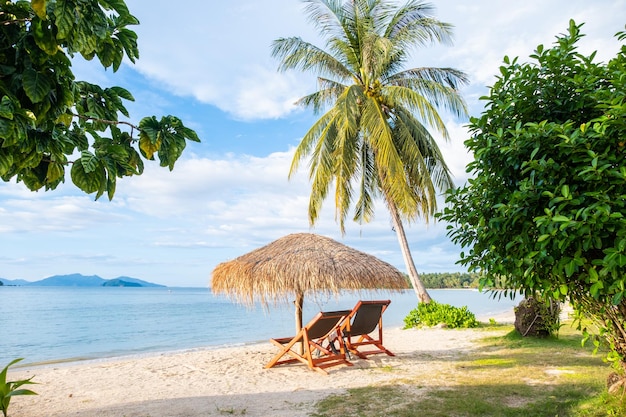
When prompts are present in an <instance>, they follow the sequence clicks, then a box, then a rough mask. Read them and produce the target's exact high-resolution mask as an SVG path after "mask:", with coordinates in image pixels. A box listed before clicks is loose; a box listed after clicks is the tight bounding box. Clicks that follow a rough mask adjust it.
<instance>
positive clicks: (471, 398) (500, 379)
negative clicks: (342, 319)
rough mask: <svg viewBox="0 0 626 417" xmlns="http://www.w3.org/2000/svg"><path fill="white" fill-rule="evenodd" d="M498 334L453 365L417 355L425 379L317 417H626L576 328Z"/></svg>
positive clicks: (364, 395)
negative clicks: (550, 332) (537, 333)
mask: <svg viewBox="0 0 626 417" xmlns="http://www.w3.org/2000/svg"><path fill="white" fill-rule="evenodd" d="M493 330H494V329H493V328H491V329H484V331H489V332H490V333H491V334H490V335H486V336H485V337H484V338H483V339H482V340H480V341H479V342H478V345H477V346H476V347H475V348H473V349H471V350H467V351H464V352H461V353H460V354H459V356H456V355H455V357H454V358H453V359H451V358H450V357H448V356H447V355H432V354H430V353H429V354H424V353H422V354H420V353H416V354H415V357H414V358H413V360H415V361H418V362H419V361H424V362H428V365H427V366H428V369H429V372H428V374H423V373H416V375H415V376H414V378H412V379H410V378H406V377H405V378H402V379H399V380H397V381H390V382H389V383H387V384H386V385H384V386H382V387H380V386H369V387H361V388H355V389H348V390H347V392H346V393H341V394H336V395H331V396H329V397H327V398H325V399H323V400H321V401H320V402H318V403H317V405H316V412H315V413H314V414H313V416H315V417H339V416H345V415H358V416H360V417H374V416H380V415H381V410H384V411H385V412H384V415H385V416H396V417H413V416H440V417H448V416H465V417H474V416H475V417H545V416H558V417H601V416H602V417H604V416H621V415H625V413H626V399H625V397H619V396H609V395H607V391H606V389H605V388H604V385H605V380H606V372H605V366H604V362H603V360H602V357H601V356H600V355H596V354H594V353H593V348H592V347H591V346H586V347H581V340H582V338H583V336H582V335H581V334H580V332H579V331H578V330H577V329H576V326H573V325H572V322H571V321H570V322H568V323H567V326H565V327H563V329H562V331H561V334H560V335H559V337H558V338H557V337H554V336H548V337H545V338H528V337H522V336H521V335H520V334H519V333H518V332H517V331H515V330H514V329H513V328H512V326H510V325H509V326H507V327H500V328H499V332H500V333H499V334H498V335H493V333H492V332H493ZM450 331H453V332H463V331H464V330H450ZM472 331H482V330H480V328H479V330H472ZM433 349H434V350H436V349H437V347H436V346H433ZM420 355H423V356H420ZM379 392H380V393H381V394H380V396H379Z"/></svg>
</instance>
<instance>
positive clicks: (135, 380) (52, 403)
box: [9, 312, 513, 417]
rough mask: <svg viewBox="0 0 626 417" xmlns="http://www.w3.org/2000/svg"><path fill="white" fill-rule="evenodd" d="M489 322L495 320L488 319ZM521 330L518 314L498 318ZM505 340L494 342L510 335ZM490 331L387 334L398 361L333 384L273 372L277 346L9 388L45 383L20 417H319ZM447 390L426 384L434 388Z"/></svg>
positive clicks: (352, 371) (379, 358) (27, 372)
mask: <svg viewBox="0 0 626 417" xmlns="http://www.w3.org/2000/svg"><path fill="white" fill-rule="evenodd" d="M483 321H488V318H483ZM496 321H497V322H498V323H504V322H512V321H513V313H512V312H511V314H510V315H503V316H500V317H496ZM504 332H505V330H496V331H494V332H493V334H503V333H504ZM488 335H489V332H485V331H484V330H480V331H477V330H472V329H462V330H448V329H437V328H432V329H408V330H402V329H400V328H392V329H387V328H386V329H385V332H384V336H385V346H386V347H387V348H388V349H390V350H391V351H393V352H394V353H395V354H396V356H393V357H392V356H387V355H375V356H372V357H371V358H370V359H369V360H362V359H358V358H353V359H352V362H353V364H354V366H351V367H348V366H344V365H342V366H338V367H333V368H330V369H329V375H322V374H320V373H317V372H314V371H311V370H309V369H308V368H307V367H306V366H305V365H303V364H296V365H281V366H277V367H274V368H271V369H264V365H265V364H266V363H267V362H268V361H269V360H270V359H271V358H272V356H273V355H274V354H275V353H276V352H277V350H276V348H275V347H274V346H273V345H271V344H270V343H269V342H267V343H258V344H252V345H245V346H239V347H231V348H220V349H200V350H193V351H185V352H172V353H162V354H156V355H147V356H142V357H133V358H128V357H126V358H113V359H106V360H105V359H103V360H98V361H88V362H75V363H63V364H54V365H47V366H43V367H36V368H16V369H14V370H12V371H10V372H9V379H10V380H14V379H21V378H27V377H30V376H33V375H34V376H35V378H34V381H36V382H37V383H38V385H32V386H30V388H32V389H33V390H34V391H36V392H37V393H38V394H39V395H37V396H20V397H14V399H13V400H12V402H11V406H10V408H9V410H10V413H9V415H10V416H11V417H44V416H45V417H61V416H63V417H68V416H74V417H96V416H98V417H100V416H101V417H113V416H115V417H161V416H167V417H183V416H184V417H196V416H197V417H200V416H203V417H206V416H224V415H246V416H263V417H265V416H267V417H275V416H285V417H287V416H289V417H294V416H309V415H310V414H311V413H312V412H313V411H314V403H315V402H316V401H318V400H320V399H322V398H324V397H326V396H328V395H331V394H336V393H341V392H343V391H344V390H346V389H348V388H356V387H364V386H370V385H384V384H388V383H393V382H398V381H402V379H403V378H411V379H414V378H416V377H419V376H420V375H424V376H426V375H429V372H431V371H436V370H444V369H446V368H450V367H453V366H454V359H455V357H457V356H459V355H461V354H465V353H467V352H468V351H471V350H472V349H474V348H475V347H476V341H477V339H480V338H483V337H486V336H488ZM446 383H447V382H446V381H443V380H442V381H440V380H436V379H433V378H429V377H425V378H424V381H423V385H424V386H443V385H445V384H446Z"/></svg>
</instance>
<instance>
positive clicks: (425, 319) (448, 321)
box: [404, 301, 478, 329]
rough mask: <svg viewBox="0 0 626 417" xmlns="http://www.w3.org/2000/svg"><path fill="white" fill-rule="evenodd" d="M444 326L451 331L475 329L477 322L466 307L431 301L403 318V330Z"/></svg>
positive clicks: (419, 305)
mask: <svg viewBox="0 0 626 417" xmlns="http://www.w3.org/2000/svg"><path fill="white" fill-rule="evenodd" d="M439 324H444V325H445V326H446V327H449V328H451V329H455V328H469V327H477V326H478V321H477V320H476V316H475V315H474V313H472V312H471V311H469V310H468V309H467V306H463V307H454V306H452V305H450V304H440V303H437V302H436V301H431V302H430V303H428V304H425V303H420V304H418V306H417V308H415V309H413V310H411V311H410V312H409V314H408V315H407V316H406V317H405V318H404V328H405V329H409V328H411V327H422V326H428V327H430V326H437V325H439Z"/></svg>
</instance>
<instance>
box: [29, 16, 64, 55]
mask: <svg viewBox="0 0 626 417" xmlns="http://www.w3.org/2000/svg"><path fill="white" fill-rule="evenodd" d="M33 36H34V38H35V42H36V43H37V46H39V47H40V48H41V49H42V50H43V51H44V52H45V53H47V54H48V55H54V54H56V53H57V51H58V50H59V45H58V44H57V40H56V37H55V36H54V33H53V31H52V29H51V28H50V27H49V26H48V21H45V20H40V19H34V21H33Z"/></svg>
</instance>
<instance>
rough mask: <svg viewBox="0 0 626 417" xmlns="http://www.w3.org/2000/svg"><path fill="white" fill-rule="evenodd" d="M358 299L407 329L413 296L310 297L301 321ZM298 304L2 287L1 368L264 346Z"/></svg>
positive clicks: (488, 306) (453, 294)
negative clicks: (381, 303)
mask: <svg viewBox="0 0 626 417" xmlns="http://www.w3.org/2000/svg"><path fill="white" fill-rule="evenodd" d="M429 293H430V295H431V296H432V298H433V299H434V300H436V301H438V302H440V303H447V304H452V305H455V306H458V307H460V306H467V307H468V308H469V309H470V311H472V312H473V313H474V314H476V316H477V317H478V318H479V319H483V320H487V319H488V318H489V317H491V316H496V315H498V314H501V313H504V312H510V311H511V310H512V308H513V306H515V305H516V304H517V303H518V300H516V301H512V300H510V299H508V298H507V299H505V298H502V299H500V300H497V299H493V298H491V297H490V296H489V295H488V294H485V293H480V292H478V291H472V290H429ZM359 299H377V300H380V299H391V300H392V302H391V305H390V306H389V308H388V309H387V311H386V312H385V314H384V316H383V317H384V325H385V327H402V326H403V324H404V323H403V319H404V317H405V316H406V315H407V314H408V312H409V311H411V310H412V309H413V308H415V307H416V305H417V301H416V297H415V293H414V292H413V291H406V292H403V293H386V292H385V293H364V292H361V293H345V294H343V295H342V296H341V297H339V298H334V297H332V298H328V297H325V296H318V297H310V296H309V297H308V298H307V297H305V301H304V314H303V321H304V322H305V323H306V322H307V321H308V320H310V319H311V317H313V315H315V314H316V313H317V312H318V311H320V310H325V311H330V310H343V309H350V308H352V307H353V306H354V305H355V304H356V302H357V301H358V300H359ZM294 327H295V320H294V311H293V306H292V305H280V306H275V307H271V308H270V309H269V310H265V309H263V308H262V307H260V306H256V307H254V308H247V307H244V306H241V305H238V304H236V303H233V302H231V301H230V300H229V299H228V298H226V297H222V296H215V295H213V294H212V293H211V291H210V290H209V289H207V288H115V287H95V288H80V287H8V286H5V287H0V368H1V367H2V366H4V365H5V364H6V363H8V362H9V361H10V360H12V359H15V358H18V357H23V358H25V359H24V361H23V362H22V364H36V363H41V362H58V361H65V360H85V359H96V358H105V357H115V356H126V355H141V354H146V353H156V352H165V351H178V350H188V349H196V348H211V347H221V346H232V345H240V344H246V343H252V342H258V341H265V340H267V339H269V338H270V337H287V336H292V335H293V333H294Z"/></svg>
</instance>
